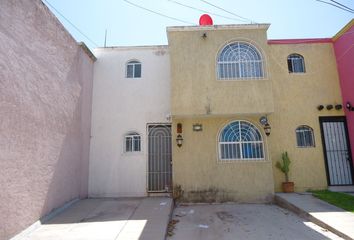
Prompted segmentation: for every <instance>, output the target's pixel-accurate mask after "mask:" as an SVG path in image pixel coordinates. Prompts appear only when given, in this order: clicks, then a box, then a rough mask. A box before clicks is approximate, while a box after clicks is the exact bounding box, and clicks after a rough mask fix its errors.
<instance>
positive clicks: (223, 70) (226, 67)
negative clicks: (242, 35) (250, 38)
mask: <svg viewBox="0 0 354 240" xmlns="http://www.w3.org/2000/svg"><path fill="white" fill-rule="evenodd" d="M217 71H218V79H220V80H230V79H231V80H233V79H259V78H263V77H264V66H263V58H262V55H261V54H260V52H259V51H258V50H257V49H256V48H255V47H254V46H253V45H251V44H249V43H246V42H232V43H229V44H227V45H226V46H225V47H224V48H223V49H222V50H221V51H220V53H219V55H218V60H217Z"/></svg>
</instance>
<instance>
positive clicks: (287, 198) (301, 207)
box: [274, 193, 354, 240]
mask: <svg viewBox="0 0 354 240" xmlns="http://www.w3.org/2000/svg"><path fill="white" fill-rule="evenodd" d="M274 200H275V203H276V204H278V205H279V206H281V207H283V208H286V209H288V210H290V211H292V212H294V213H296V214H298V215H299V216H301V217H303V218H305V219H307V220H309V221H311V222H313V223H315V224H317V225H319V226H321V227H323V228H325V229H328V230H329V231H331V232H333V233H335V234H336V235H338V236H340V237H342V238H344V239H349V240H353V239H354V214H353V213H350V212H347V211H345V210H343V209H341V208H338V207H336V206H333V205H331V204H328V203H326V202H324V201H322V200H320V199H317V198H315V197H313V196H312V194H310V193H303V194H301V193H276V194H275V197H274Z"/></svg>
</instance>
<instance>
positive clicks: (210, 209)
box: [168, 204, 342, 240]
mask: <svg viewBox="0 0 354 240" xmlns="http://www.w3.org/2000/svg"><path fill="white" fill-rule="evenodd" d="M172 218H173V219H172V222H171V223H170V226H169V233H170V234H172V236H170V237H168V239H169V240H189V239H193V240H194V239H195V240H198V239H200V240H201V239H203V240H209V239H210V240H215V239H223V240H229V239H230V240H231V239H232V240H235V239H242V240H244V239H257V240H258V239H272V240H273V239H282V240H284V239H291V240H294V239H299V240H304V239H315V240H317V239H318V240H323V239H342V238H340V237H338V236H337V235H335V234H333V233H331V232H329V231H328V230H326V229H323V228H321V227H319V226H317V225H315V224H313V223H311V222H307V221H306V220H304V219H302V218H300V217H298V216H297V215H295V214H293V213H291V212H289V211H287V210H285V209H283V208H280V207H278V206H275V205H267V204H218V205H217V204H215V205H214V204H212V205H205V204H204V205H189V206H179V207H177V208H175V210H174V212H173V216H172ZM173 228H174V229H173Z"/></svg>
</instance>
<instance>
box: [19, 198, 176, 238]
mask: <svg viewBox="0 0 354 240" xmlns="http://www.w3.org/2000/svg"><path fill="white" fill-rule="evenodd" d="M172 207H173V201H172V199H171V198H165V197H150V198H101V199H85V200H81V201H78V202H76V203H74V204H73V205H72V206H70V207H69V208H67V209H66V210H65V211H63V212H61V213H60V214H58V215H56V216H55V217H53V218H52V219H51V220H49V221H46V222H44V223H41V224H40V226H38V227H37V228H36V229H34V230H32V231H30V232H25V233H26V234H19V235H18V236H16V237H15V238H13V239H16V240H57V239H61V240H83V239H85V240H121V239H122V240H128V239H129V240H138V239H139V240H151V239H154V240H163V239H165V236H166V230H167V224H168V222H169V219H170V214H171V211H172Z"/></svg>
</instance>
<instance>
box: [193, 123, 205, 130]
mask: <svg viewBox="0 0 354 240" xmlns="http://www.w3.org/2000/svg"><path fill="white" fill-rule="evenodd" d="M193 131H194V132H200V131H203V125H202V124H200V123H196V124H193Z"/></svg>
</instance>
